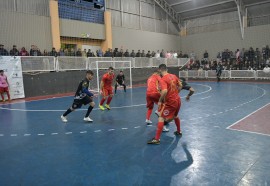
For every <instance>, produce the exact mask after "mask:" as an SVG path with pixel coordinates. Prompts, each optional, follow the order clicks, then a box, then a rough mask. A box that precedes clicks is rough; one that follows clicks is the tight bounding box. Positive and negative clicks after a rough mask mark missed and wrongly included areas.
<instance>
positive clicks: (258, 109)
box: [226, 103, 270, 130]
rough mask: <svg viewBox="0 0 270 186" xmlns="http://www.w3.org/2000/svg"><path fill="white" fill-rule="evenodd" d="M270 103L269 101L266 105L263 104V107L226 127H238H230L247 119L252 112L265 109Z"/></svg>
mask: <svg viewBox="0 0 270 186" xmlns="http://www.w3.org/2000/svg"><path fill="white" fill-rule="evenodd" d="M269 104H270V103H268V104H266V105H264V106H262V107H260V108H258V109H257V110H255V111H254V112H252V113H250V114H248V115H247V116H245V117H243V118H242V119H240V120H238V121H236V122H234V123H233V124H232V125H230V126H228V127H227V128H226V129H230V130H236V129H231V128H230V127H232V126H234V125H236V124H237V123H239V122H240V121H242V120H244V119H246V118H247V117H249V116H251V115H252V114H254V113H255V112H258V111H259V110H261V109H263V108H264V107H267V106H268V105H269Z"/></svg>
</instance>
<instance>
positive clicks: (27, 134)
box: [23, 134, 31, 136]
mask: <svg viewBox="0 0 270 186" xmlns="http://www.w3.org/2000/svg"><path fill="white" fill-rule="evenodd" d="M23 136H31V134H24V135H23Z"/></svg>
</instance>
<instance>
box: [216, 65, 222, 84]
mask: <svg viewBox="0 0 270 186" xmlns="http://www.w3.org/2000/svg"><path fill="white" fill-rule="evenodd" d="M222 70H223V68H222V65H221V63H219V64H218V65H217V68H216V74H217V82H220V76H221V74H222Z"/></svg>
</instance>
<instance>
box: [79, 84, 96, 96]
mask: <svg viewBox="0 0 270 186" xmlns="http://www.w3.org/2000/svg"><path fill="white" fill-rule="evenodd" d="M82 92H83V93H85V94H86V95H88V96H89V97H93V96H94V94H93V93H92V92H90V91H89V89H88V83H87V82H83V84H82Z"/></svg>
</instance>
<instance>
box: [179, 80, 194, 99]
mask: <svg viewBox="0 0 270 186" xmlns="http://www.w3.org/2000/svg"><path fill="white" fill-rule="evenodd" d="M180 81H181V82H182V89H184V90H188V91H189V93H188V95H187V96H186V100H187V101H189V100H190V97H191V96H192V94H194V92H195V90H194V89H193V88H192V87H191V86H190V85H189V84H188V83H187V81H186V79H185V78H183V77H180Z"/></svg>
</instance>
